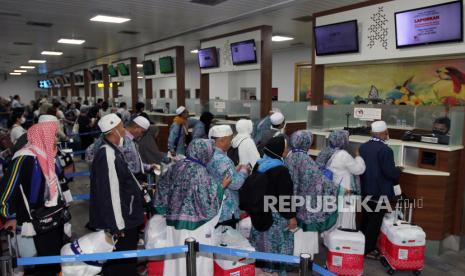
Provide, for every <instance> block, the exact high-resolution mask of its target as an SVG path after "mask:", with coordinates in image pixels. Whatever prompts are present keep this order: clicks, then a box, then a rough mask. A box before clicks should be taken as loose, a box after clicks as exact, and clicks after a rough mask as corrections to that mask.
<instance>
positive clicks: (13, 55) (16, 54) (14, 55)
mask: <svg viewBox="0 0 465 276" xmlns="http://www.w3.org/2000/svg"><path fill="white" fill-rule="evenodd" d="M8 55H9V56H12V57H17V56H20V55H21V54H18V53H9V54H8Z"/></svg>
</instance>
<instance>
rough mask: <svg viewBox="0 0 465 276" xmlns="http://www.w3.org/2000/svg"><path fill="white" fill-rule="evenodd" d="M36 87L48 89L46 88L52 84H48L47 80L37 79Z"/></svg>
mask: <svg viewBox="0 0 465 276" xmlns="http://www.w3.org/2000/svg"><path fill="white" fill-rule="evenodd" d="M37 87H39V88H42V89H48V88H51V87H52V86H51V85H50V83H49V81H48V80H38V81H37Z"/></svg>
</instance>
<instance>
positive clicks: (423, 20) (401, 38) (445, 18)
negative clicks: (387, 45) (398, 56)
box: [395, 1, 463, 48]
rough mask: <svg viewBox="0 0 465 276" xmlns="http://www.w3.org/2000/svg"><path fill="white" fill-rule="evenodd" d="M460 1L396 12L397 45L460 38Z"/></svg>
mask: <svg viewBox="0 0 465 276" xmlns="http://www.w3.org/2000/svg"><path fill="white" fill-rule="evenodd" d="M462 5H463V4H462V1H454V2H449V3H444V4H439V5H434V6H429V7H424V8H419V9H414V10H408V11H401V12H396V14H395V19H396V43H397V48H403V47H409V46H416V45H426V44H433V43H445V42H460V41H463V14H462V13H463V7H462Z"/></svg>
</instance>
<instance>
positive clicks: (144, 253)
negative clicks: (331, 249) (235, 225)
mask: <svg viewBox="0 0 465 276" xmlns="http://www.w3.org/2000/svg"><path fill="white" fill-rule="evenodd" d="M187 251H188V249H187V246H186V245H181V246H173V247H165V248H157V249H144V250H130V251H118V252H110V253H92V254H81V255H70V256H44V257H31V258H18V259H17V264H18V265H19V266H27V265H41V264H53V263H75V262H86V261H104V260H114V259H127V258H140V257H155V256H163V255H170V254H179V253H186V252H187ZM199 252H206V253H214V254H222V255H229V256H236V257H242V258H251V259H257V260H265V261H272V262H283V263H292V264H298V263H300V258H299V257H297V256H290V255H281V254H273V253H263V252H256V251H247V250H240V249H232V248H227V247H218V246H211V245H205V244H200V245H199ZM312 270H313V271H314V272H316V273H318V274H320V275H323V276H336V274H334V273H331V272H329V271H327V270H326V269H324V268H322V267H321V266H319V265H317V264H315V263H313V267H312Z"/></svg>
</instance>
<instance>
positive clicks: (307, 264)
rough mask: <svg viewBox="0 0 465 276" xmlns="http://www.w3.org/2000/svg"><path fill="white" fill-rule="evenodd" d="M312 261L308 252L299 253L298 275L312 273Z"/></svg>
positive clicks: (302, 275)
mask: <svg viewBox="0 0 465 276" xmlns="http://www.w3.org/2000/svg"><path fill="white" fill-rule="evenodd" d="M312 267H313V261H312V256H311V255H310V254H300V274H299V275H300V276H311V275H312Z"/></svg>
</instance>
